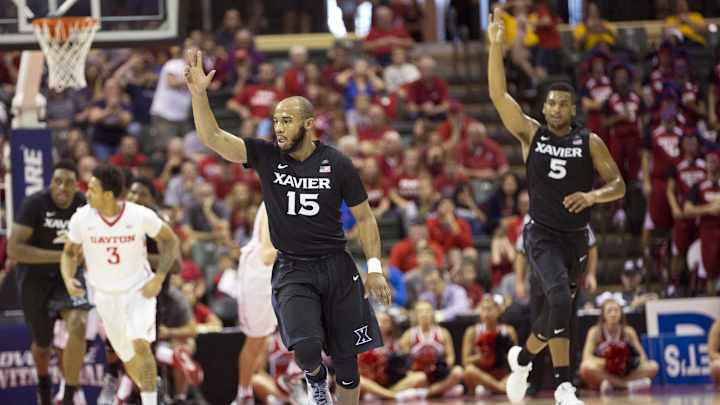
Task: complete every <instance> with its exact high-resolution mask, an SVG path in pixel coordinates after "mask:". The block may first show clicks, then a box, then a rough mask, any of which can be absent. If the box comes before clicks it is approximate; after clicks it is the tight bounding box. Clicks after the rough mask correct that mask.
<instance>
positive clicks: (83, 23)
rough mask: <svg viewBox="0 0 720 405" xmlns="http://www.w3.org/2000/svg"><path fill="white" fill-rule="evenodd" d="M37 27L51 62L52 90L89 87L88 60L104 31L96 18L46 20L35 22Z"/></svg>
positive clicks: (48, 61) (39, 37) (36, 30)
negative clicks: (87, 77)
mask: <svg viewBox="0 0 720 405" xmlns="http://www.w3.org/2000/svg"><path fill="white" fill-rule="evenodd" d="M33 26H34V28H35V36H36V37H37V39H38V42H39V43H40V48H42V51H43V53H44V54H45V59H46V60H47V65H48V86H49V87H50V88H51V89H54V90H56V91H62V90H64V89H66V88H74V89H79V88H83V87H86V86H87V82H86V81H85V60H86V59H87V55H88V52H89V51H90V46H91V45H92V41H93V38H94V37H95V33H96V32H97V31H98V29H99V28H100V25H99V24H98V23H97V21H96V20H94V19H92V18H83V19H63V18H56V19H43V20H41V21H39V22H33Z"/></svg>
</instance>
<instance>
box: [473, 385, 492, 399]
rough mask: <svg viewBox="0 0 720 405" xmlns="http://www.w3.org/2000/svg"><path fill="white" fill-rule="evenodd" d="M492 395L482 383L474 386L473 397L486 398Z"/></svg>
mask: <svg viewBox="0 0 720 405" xmlns="http://www.w3.org/2000/svg"><path fill="white" fill-rule="evenodd" d="M491 395H492V392H490V390H489V389H487V388H485V386H484V385H482V384H480V385H478V386H477V387H475V398H487V397H489V396H491Z"/></svg>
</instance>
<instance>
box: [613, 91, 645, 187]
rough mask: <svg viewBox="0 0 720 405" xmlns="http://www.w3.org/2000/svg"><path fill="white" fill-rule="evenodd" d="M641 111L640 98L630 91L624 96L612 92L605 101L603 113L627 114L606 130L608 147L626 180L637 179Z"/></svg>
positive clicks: (642, 108) (642, 109)
mask: <svg viewBox="0 0 720 405" xmlns="http://www.w3.org/2000/svg"><path fill="white" fill-rule="evenodd" d="M643 111H644V107H643V103H642V99H641V98H640V96H638V95H637V94H636V93H635V92H632V91H631V92H629V93H628V94H627V95H626V96H625V97H623V96H621V95H620V94H619V93H613V94H611V95H610V97H609V98H608V100H607V102H606V103H605V114H607V115H616V114H622V113H623V112H624V113H625V114H626V115H627V116H628V118H627V119H625V120H622V121H618V122H616V123H615V124H614V125H613V126H611V127H610V128H609V130H608V139H609V145H608V149H610V154H611V155H612V157H613V159H615V162H616V163H617V165H618V167H619V168H620V172H621V173H622V175H623V177H624V178H625V179H626V180H635V179H637V175H638V171H639V170H640V146H641V135H640V114H641V113H642V112H643Z"/></svg>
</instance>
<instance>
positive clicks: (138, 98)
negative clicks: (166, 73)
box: [113, 51, 158, 136]
mask: <svg viewBox="0 0 720 405" xmlns="http://www.w3.org/2000/svg"><path fill="white" fill-rule="evenodd" d="M150 58H151V55H150V54H149V53H148V52H138V51H136V52H133V54H132V55H131V56H130V57H129V58H128V60H127V62H125V63H124V64H122V65H121V66H120V67H119V68H118V69H117V70H116V71H115V73H113V78H114V79H116V80H117V81H118V82H119V83H120V85H121V86H122V87H123V88H124V89H125V92H126V93H127V94H128V95H129V96H130V105H131V110H132V114H133V123H132V124H131V126H130V128H129V132H130V133H132V134H133V135H135V136H140V135H141V132H142V131H143V130H144V129H145V128H148V127H149V126H150V123H151V118H150V108H151V107H152V102H153V96H154V95H155V89H156V88H157V85H158V74H157V71H155V70H154V69H153V67H154V66H153V65H152V64H151V63H150Z"/></svg>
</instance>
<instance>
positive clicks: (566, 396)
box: [555, 382, 585, 405]
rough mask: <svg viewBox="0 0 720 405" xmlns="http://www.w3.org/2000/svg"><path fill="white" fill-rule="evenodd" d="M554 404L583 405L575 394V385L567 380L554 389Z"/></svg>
mask: <svg viewBox="0 0 720 405" xmlns="http://www.w3.org/2000/svg"><path fill="white" fill-rule="evenodd" d="M555 405H585V402H583V401H581V400H579V399H578V398H577V396H575V387H573V385H572V384H570V383H569V382H564V383H562V384H560V385H559V386H558V387H557V389H556V390H555Z"/></svg>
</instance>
